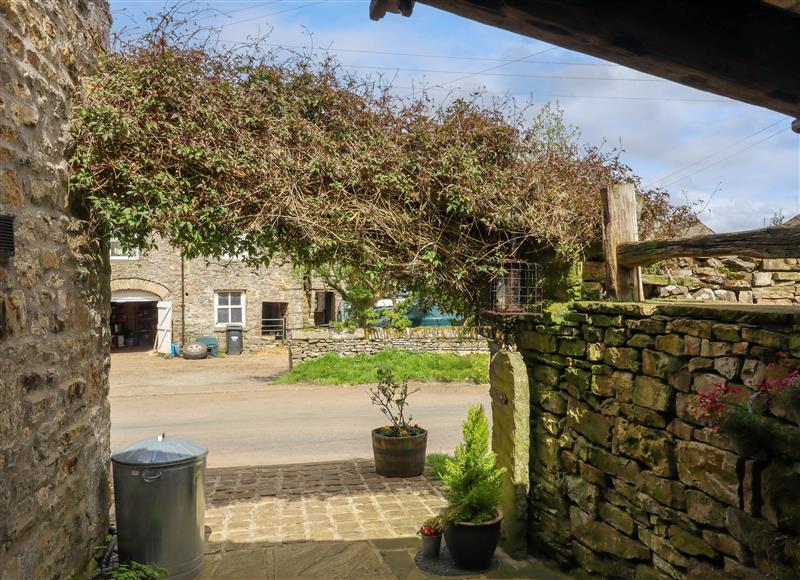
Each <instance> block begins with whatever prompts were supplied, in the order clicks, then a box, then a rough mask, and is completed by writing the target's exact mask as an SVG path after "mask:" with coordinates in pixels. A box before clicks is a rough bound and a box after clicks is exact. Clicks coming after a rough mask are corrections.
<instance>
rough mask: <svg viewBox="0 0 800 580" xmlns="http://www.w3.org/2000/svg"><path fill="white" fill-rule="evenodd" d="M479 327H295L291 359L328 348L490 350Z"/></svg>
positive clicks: (312, 356)
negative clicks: (298, 328)
mask: <svg viewBox="0 0 800 580" xmlns="http://www.w3.org/2000/svg"><path fill="white" fill-rule="evenodd" d="M480 330H481V329H478V328H474V327H463V326H446V327H445V326H435V327H434V326H431V327H427V326H420V327H415V328H406V329H405V330H390V329H385V328H370V329H367V330H364V329H359V330H356V331H354V332H337V331H335V330H333V329H327V328H324V329H316V328H315V329H308V330H294V331H292V334H291V340H290V341H289V348H290V352H291V357H292V363H300V362H303V361H306V360H311V359H315V358H318V357H321V356H322V355H324V354H327V353H329V352H333V353H337V354H341V355H345V356H349V355H356V354H375V353H377V352H380V351H382V350H387V349H402V350H410V351H412V352H454V353H459V354H468V353H471V352H489V341H488V340H487V339H486V338H485V337H484V336H481V334H480Z"/></svg>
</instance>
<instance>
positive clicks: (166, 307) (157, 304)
mask: <svg viewBox="0 0 800 580" xmlns="http://www.w3.org/2000/svg"><path fill="white" fill-rule="evenodd" d="M114 286H117V288H114ZM130 286H138V284H133V285H130ZM110 324H111V348H112V350H126V349H127V350H131V349H140V350H148V349H155V350H157V351H158V352H162V353H169V352H170V350H171V346H172V303H171V302H167V301H164V300H162V296H161V295H159V294H156V293H155V292H153V291H152V289H147V290H145V289H142V288H136V287H127V288H126V287H122V288H120V287H119V285H118V284H112V292H111V320H110Z"/></svg>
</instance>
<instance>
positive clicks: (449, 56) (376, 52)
mask: <svg viewBox="0 0 800 580" xmlns="http://www.w3.org/2000/svg"><path fill="white" fill-rule="evenodd" d="M220 42H225V43H230V44H239V43H241V42H242V41H240V40H220ZM262 44H263V45H264V46H272V47H275V48H285V49H292V50H308V51H322V52H346V53H353V54H373V55H379V56H407V57H411V58H437V59H447V60H464V61H475V62H507V63H512V62H518V60H519V59H508V58H490V57H480V56H458V55H454V54H426V53H420V52H394V51H388V50H365V49H364V50H361V49H354V48H337V47H334V46H329V47H322V46H316V47H315V46H305V45H299V44H295V45H293V44H278V43H270V42H264V43H262ZM548 50H549V49H548ZM532 56H533V55H530V56H529V58H530V57H532ZM525 62H526V63H531V64H552V65H563V66H602V67H620V68H624V67H622V65H619V64H615V63H610V62H609V63H602V62H569V61H562V60H525Z"/></svg>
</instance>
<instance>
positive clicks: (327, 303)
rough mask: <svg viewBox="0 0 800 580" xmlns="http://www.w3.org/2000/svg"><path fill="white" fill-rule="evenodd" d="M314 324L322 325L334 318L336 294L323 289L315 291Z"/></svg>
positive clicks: (332, 320)
mask: <svg viewBox="0 0 800 580" xmlns="http://www.w3.org/2000/svg"><path fill="white" fill-rule="evenodd" d="M315 294H316V302H315V305H314V326H324V325H326V324H330V323H331V322H334V321H335V320H336V294H335V293H333V292H327V291H325V290H318V291H317V292H315Z"/></svg>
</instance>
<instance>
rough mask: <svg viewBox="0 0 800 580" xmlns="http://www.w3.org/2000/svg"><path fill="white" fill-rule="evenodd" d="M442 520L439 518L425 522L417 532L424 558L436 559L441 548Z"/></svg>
mask: <svg viewBox="0 0 800 580" xmlns="http://www.w3.org/2000/svg"><path fill="white" fill-rule="evenodd" d="M443 531H444V528H443V527H442V519H441V518H440V517H439V516H436V517H434V518H430V519H429V520H426V521H425V523H424V524H422V525H421V526H420V528H419V530H417V535H418V536H419V537H420V538H422V556H423V557H425V558H438V557H439V551H440V550H441V548H442V532H443Z"/></svg>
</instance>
